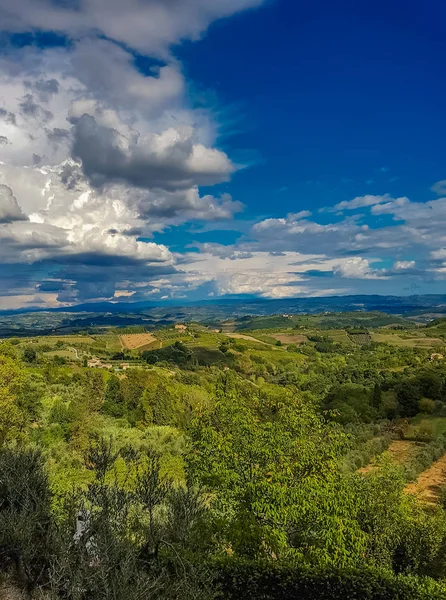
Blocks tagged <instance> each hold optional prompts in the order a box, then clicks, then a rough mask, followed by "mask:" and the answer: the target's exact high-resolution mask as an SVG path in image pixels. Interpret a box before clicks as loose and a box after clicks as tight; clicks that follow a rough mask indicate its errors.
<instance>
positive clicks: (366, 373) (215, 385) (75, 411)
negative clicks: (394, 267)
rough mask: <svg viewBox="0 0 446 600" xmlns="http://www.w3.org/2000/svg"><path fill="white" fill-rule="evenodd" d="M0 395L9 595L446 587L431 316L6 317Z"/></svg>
mask: <svg viewBox="0 0 446 600" xmlns="http://www.w3.org/2000/svg"><path fill="white" fill-rule="evenodd" d="M181 316H183V315H181ZM0 408H1V410H0V473H1V475H0V570H1V573H2V577H3V581H4V585H6V586H7V589H12V588H11V586H13V589H14V590H15V592H14V593H23V594H24V595H25V596H24V597H28V598H73V599H74V598H82V599H85V600H86V599H87V598H100V597H107V598H111V597H114V598H124V597H125V598H132V599H133V598H134V599H135V600H136V599H139V598H146V597H147V598H166V597H167V598H178V599H180V598H190V599H192V598H202V599H203V600H205V599H206V600H207V599H214V598H215V599H219V598H222V599H223V598H225V599H226V598H229V599H232V598H233V599H235V598H239V597H240V590H241V589H243V590H244V592H243V594H244V596H247V597H248V598H252V599H254V598H258V597H262V596H260V595H259V594H260V593H262V594H268V595H267V596H265V597H268V598H277V599H278V600H279V599H281V598H284V597H285V598H298V597H299V598H300V597H302V598H314V599H316V598H318V599H319V598H350V597H351V598H353V597H360V598H383V599H384V598H413V599H415V598H425V599H426V600H427V599H428V598H444V597H446V584H445V583H444V579H445V578H446V512H445V511H446V319H445V318H442V317H438V318H429V319H424V318H418V317H417V318H413V317H412V316H410V317H409V316H403V315H401V314H400V315H395V314H387V313H384V312H380V311H371V312H367V311H352V312H345V313H338V312H324V313H321V314H314V315H313V314H292V313H278V314H267V315H253V314H250V315H240V316H237V315H234V314H231V315H230V316H225V317H224V318H221V319H218V318H216V317H215V315H214V316H213V317H212V319H210V320H209V319H207V318H206V319H204V320H203V321H200V320H187V319H184V318H180V319H174V320H172V322H171V323H167V324H163V325H158V326H153V325H150V326H147V325H142V324H138V325H131V326H129V325H126V326H123V327H116V326H105V325H104V326H102V325H101V326H100V327H98V326H97V324H96V323H94V324H92V325H88V326H86V327H85V328H84V329H82V328H78V329H77V330H76V332H75V333H70V334H67V335H62V334H61V333H60V332H59V331H58V329H57V327H55V328H54V331H53V333H52V334H45V335H35V334H34V335H33V334H31V333H30V334H29V335H27V336H25V335H22V334H20V335H16V336H14V335H10V334H7V335H4V336H3V338H2V339H1V341H0ZM79 519H80V520H79ZM79 523H82V524H81V525H80V524H79ZM340 573H342V577H341V578H340V577H339V574H340ZM279 581H280V585H279V584H278V582H279ZM8 586H9V587H8ZM104 586H110V588H107V589H110V590H111V589H112V590H113V592H111V591H108V592H107V594H109V595H108V596H101V594H102V593H103V590H104ZM5 589H6V588H5ZM246 590H248V591H246ZM333 590H335V591H334V592H333ZM5 593H6V592H5ZM110 594H111V595H110ZM330 594H335V595H330ZM379 594H381V595H379Z"/></svg>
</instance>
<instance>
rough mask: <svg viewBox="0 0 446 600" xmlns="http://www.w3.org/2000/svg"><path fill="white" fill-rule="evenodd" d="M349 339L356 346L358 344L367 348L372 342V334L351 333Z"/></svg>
mask: <svg viewBox="0 0 446 600" xmlns="http://www.w3.org/2000/svg"><path fill="white" fill-rule="evenodd" d="M348 337H349V339H350V340H351V341H352V342H353V343H354V344H358V345H359V346H367V345H368V344H370V342H371V341H372V338H371V337H370V333H368V332H365V331H364V332H358V333H355V332H353V331H351V332H350V331H349V332H348Z"/></svg>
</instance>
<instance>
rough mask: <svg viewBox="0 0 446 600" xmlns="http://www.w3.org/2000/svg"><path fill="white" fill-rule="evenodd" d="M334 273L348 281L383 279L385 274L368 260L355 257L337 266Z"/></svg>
mask: <svg viewBox="0 0 446 600" xmlns="http://www.w3.org/2000/svg"><path fill="white" fill-rule="evenodd" d="M333 271H334V273H335V274H337V275H340V276H341V277H345V278H347V279H383V278H384V277H385V274H384V273H383V272H380V271H378V270H376V269H373V268H372V267H371V266H370V262H369V261H368V260H367V259H366V258H361V257H360V256H355V257H354V258H349V259H346V260H344V261H342V262H340V263H339V264H338V265H336V266H335V267H334V269H333Z"/></svg>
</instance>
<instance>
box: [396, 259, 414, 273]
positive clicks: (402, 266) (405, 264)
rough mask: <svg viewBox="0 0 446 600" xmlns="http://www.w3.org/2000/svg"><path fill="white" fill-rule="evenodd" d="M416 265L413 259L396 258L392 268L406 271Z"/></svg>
mask: <svg viewBox="0 0 446 600" xmlns="http://www.w3.org/2000/svg"><path fill="white" fill-rule="evenodd" d="M415 265H416V262H415V261H414V260H397V261H396V262H395V264H394V265H393V268H394V269H396V270H397V271H407V270H408V269H413V268H414V267H415Z"/></svg>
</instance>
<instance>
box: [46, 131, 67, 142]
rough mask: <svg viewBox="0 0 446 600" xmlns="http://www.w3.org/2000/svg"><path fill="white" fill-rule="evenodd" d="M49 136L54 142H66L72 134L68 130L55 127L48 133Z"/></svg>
mask: <svg viewBox="0 0 446 600" xmlns="http://www.w3.org/2000/svg"><path fill="white" fill-rule="evenodd" d="M47 136H48V139H49V140H51V141H52V142H60V141H61V140H66V139H67V138H68V137H69V136H70V132H69V131H68V129H61V128H60V127H54V128H53V129H52V130H50V131H48V132H47Z"/></svg>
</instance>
